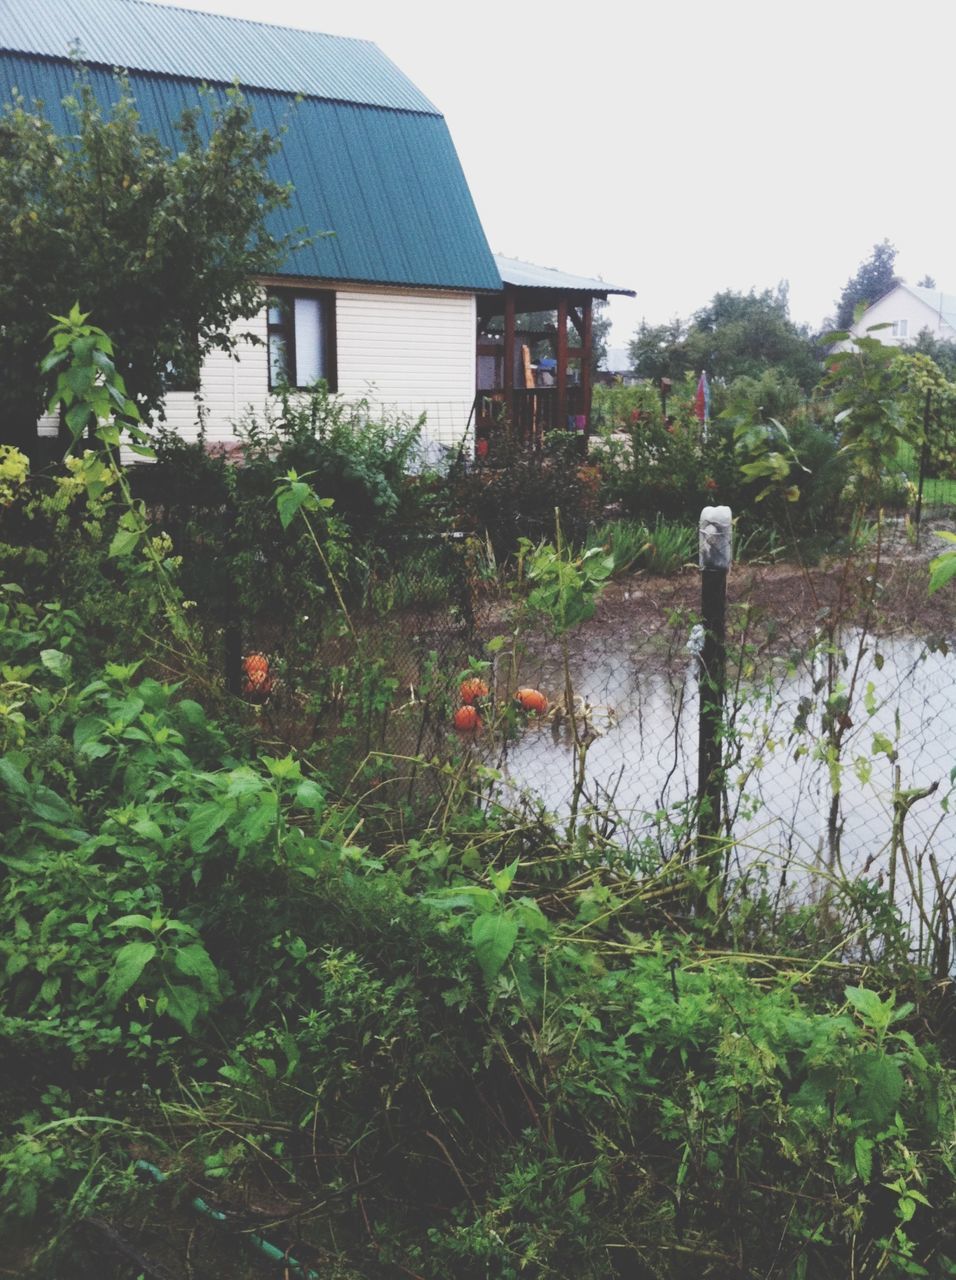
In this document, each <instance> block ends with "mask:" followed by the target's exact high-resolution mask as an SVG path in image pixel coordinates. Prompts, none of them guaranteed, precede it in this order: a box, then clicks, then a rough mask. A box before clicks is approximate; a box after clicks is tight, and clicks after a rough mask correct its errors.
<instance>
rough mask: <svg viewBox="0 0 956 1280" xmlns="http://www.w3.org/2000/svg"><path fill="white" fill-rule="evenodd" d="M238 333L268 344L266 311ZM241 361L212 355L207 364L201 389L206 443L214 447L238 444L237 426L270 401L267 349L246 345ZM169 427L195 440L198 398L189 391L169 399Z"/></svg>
mask: <svg viewBox="0 0 956 1280" xmlns="http://www.w3.org/2000/svg"><path fill="white" fill-rule="evenodd" d="M234 332H236V333H251V334H255V335H256V337H258V338H261V339H262V342H263V343H264V342H265V338H266V312H265V308H263V309H262V311H260V312H259V314H258V315H256V316H253V318H252V319H251V320H240V321H239V322H238V323H237V324H236V325H235V326H234ZM237 355H238V356H239V359H238V360H234V359H233V358H232V357H231V356H230V355H229V354H228V353H227V352H225V351H212V352H210V353H209V355H208V356H207V357H206V359H205V360H204V361H203V366H202V375H201V384H200V385H201V388H202V399H203V406H204V410H205V417H206V439H207V441H208V442H209V443H210V444H215V443H223V442H226V441H229V440H234V439H235V436H236V425H235V424H236V423H237V422H238V421H239V419H240V418H241V417H242V416H243V414H244V413H245V412H246V410H247V409H248V408H250V407H252V408H254V409H257V410H259V411H261V409H262V406H263V405H264V404H265V401H266V400H267V398H268V391H267V388H268V385H269V380H268V367H267V363H266V348H265V346H264V345H262V346H255V345H254V344H253V343H251V342H243V343H241V344H240V345H239V347H238V348H237ZM166 425H167V426H169V427H172V428H173V429H174V430H176V431H178V432H179V433H180V435H182V436H183V438H184V439H186V440H195V438H196V436H197V434H198V431H199V423H198V418H197V413H196V400H195V397H194V396H193V395H192V394H191V393H190V392H188V391H174V392H173V393H172V394H171V395H169V396H167V398H166Z"/></svg>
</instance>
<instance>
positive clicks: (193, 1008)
mask: <svg viewBox="0 0 956 1280" xmlns="http://www.w3.org/2000/svg"><path fill="white" fill-rule="evenodd" d="M166 1000H167V1004H166V1012H167V1013H168V1014H169V1016H170V1017H171V1018H175V1020H176V1021H177V1022H178V1023H179V1024H180V1026H182V1027H184V1028H185V1029H186V1031H188V1032H189V1033H190V1034H192V1029H193V1024H194V1023H195V1021H196V1019H197V1017H198V1016H199V1014H200V1013H201V1012H202V1010H203V1009H205V1008H206V1007H207V1003H206V1001H204V1000H203V998H202V996H201V995H200V994H199V992H198V991H197V990H196V989H195V987H188V986H185V985H180V984H178V983H177V984H176V985H175V986H168V987H167V988H166Z"/></svg>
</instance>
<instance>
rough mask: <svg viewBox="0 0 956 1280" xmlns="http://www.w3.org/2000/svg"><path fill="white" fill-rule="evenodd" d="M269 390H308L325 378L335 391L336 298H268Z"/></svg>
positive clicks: (326, 295) (315, 295)
mask: <svg viewBox="0 0 956 1280" xmlns="http://www.w3.org/2000/svg"><path fill="white" fill-rule="evenodd" d="M268 331H269V389H270V391H274V390H275V389H276V388H277V387H282V386H290V387H308V386H310V385H311V384H312V383H313V382H317V381H318V380H319V378H324V379H325V381H326V383H327V384H328V387H329V390H330V391H334V390H335V294H334V293H293V292H291V291H290V290H282V291H281V292H277V293H275V294H273V295H272V296H271V297H270V298H269V305H268Z"/></svg>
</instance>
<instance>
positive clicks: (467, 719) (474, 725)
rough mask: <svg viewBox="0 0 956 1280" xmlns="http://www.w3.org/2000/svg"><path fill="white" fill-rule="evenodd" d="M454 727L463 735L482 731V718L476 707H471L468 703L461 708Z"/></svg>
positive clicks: (456, 713)
mask: <svg viewBox="0 0 956 1280" xmlns="http://www.w3.org/2000/svg"><path fill="white" fill-rule="evenodd" d="M454 725H455V728H456V729H459V730H460V731H461V732H463V733H467V732H469V731H471V730H474V729H480V728H481V716H480V715H479V714H478V711H477V709H476V708H475V707H473V706H471V705H470V703H466V704H465V706H463V707H459V708H458V710H457V711H456V712H455V719H454Z"/></svg>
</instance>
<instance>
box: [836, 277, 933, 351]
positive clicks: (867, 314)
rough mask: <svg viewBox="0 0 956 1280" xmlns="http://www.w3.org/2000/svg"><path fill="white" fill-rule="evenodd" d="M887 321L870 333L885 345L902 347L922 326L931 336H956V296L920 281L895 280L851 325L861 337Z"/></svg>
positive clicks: (853, 330) (914, 337) (851, 330)
mask: <svg viewBox="0 0 956 1280" xmlns="http://www.w3.org/2000/svg"><path fill="white" fill-rule="evenodd" d="M884 324H885V325H888V326H889V327H888V328H886V329H878V330H877V331H876V332H875V333H873V334H871V337H874V338H878V339H879V340H880V342H882V343H883V344H884V345H886V346H893V347H903V346H906V345H907V344H908V343H911V342H915V341H916V339H917V337H918V336H919V334H920V333H921V332H922V330H923V329H928V330H929V332H930V333H931V334H932V335H933V337H934V338H941V339H946V340H954V339H956V296H954V295H953V294H951V293H942V292H940V290H939V289H928V288H926V287H925V286H923V285H915V284H903V283H901V284H898V285H895V286H894V288H892V289H890V291H889V292H888V293H885V294H884V295H883V297H882V298H879V299H878V300H877V301H876V302H874V303H873V304H872V306H869V307H867V309H866V310H865V311H864V312H863V314H862V315H861V316H860V318H859V320H857V321H856V323H855V324H853V325H852V326H851V328H850V332H851V333H852V334H854V335H855V336H856V337H862V336H863V335H864V334H865V333H866V331H867V329H870V328H872V327H873V326H874V325H884Z"/></svg>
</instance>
